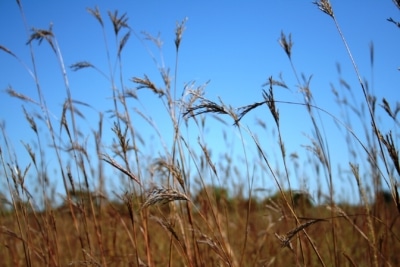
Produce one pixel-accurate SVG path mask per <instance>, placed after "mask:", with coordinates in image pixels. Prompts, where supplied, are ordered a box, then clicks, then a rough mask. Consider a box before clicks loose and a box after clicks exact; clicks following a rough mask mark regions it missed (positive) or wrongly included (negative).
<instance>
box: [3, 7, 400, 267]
mask: <svg viewBox="0 0 400 267" xmlns="http://www.w3.org/2000/svg"><path fill="white" fill-rule="evenodd" d="M17 4H18V6H19V8H20V11H21V14H22V16H23V18H24V21H25V14H24V12H23V9H22V4H21V2H20V1H17ZM315 4H316V5H317V7H318V8H319V9H320V10H321V11H323V12H324V13H326V14H327V15H329V17H330V18H332V19H333V20H334V23H335V25H336V26H337V29H338V33H339V36H340V38H342V40H343V42H344V45H345V49H346V51H347V52H348V54H349V58H350V60H351V62H352V64H353V66H354V69H355V75H356V76H357V78H358V79H359V82H360V84H359V85H360V90H361V91H362V93H363V95H364V97H365V99H364V100H363V104H366V105H367V106H368V110H367V112H364V111H363V109H362V108H357V106H356V105H353V104H349V101H347V99H346V97H345V96H344V94H343V96H342V93H341V92H340V91H338V90H336V89H335V88H333V95H334V97H335V100H336V101H337V103H338V105H340V106H341V108H342V109H343V110H344V112H345V113H346V116H344V118H343V119H342V118H338V117H336V116H334V115H333V114H331V113H329V111H327V110H324V109H323V108H321V107H320V106H319V105H318V103H317V100H316V99H314V98H313V95H312V88H311V84H310V79H306V78H304V77H303V79H300V77H298V75H297V73H298V71H297V67H296V65H295V63H294V62H293V60H292V47H293V42H292V39H291V35H290V34H289V35H285V33H283V32H282V33H281V37H280V45H281V46H282V48H283V50H284V53H285V54H286V56H287V58H288V60H289V63H290V65H291V67H292V70H293V73H294V75H295V77H296V79H297V83H298V87H299V88H300V91H301V93H302V94H303V102H299V103H293V102H288V101H279V100H277V99H275V95H274V92H275V90H276V87H283V88H288V86H287V85H286V83H285V82H284V81H283V80H275V79H274V78H273V77H269V79H268V81H267V82H266V83H265V84H264V86H265V87H267V89H265V90H263V92H262V94H261V96H260V97H262V100H260V101H258V102H255V103H251V104H248V105H245V106H243V107H240V108H234V107H231V106H229V105H227V104H225V103H224V102H223V101H222V99H219V100H218V101H212V100H209V99H207V98H206V97H205V96H204V88H205V86H206V85H207V84H205V85H196V84H194V83H192V84H190V85H188V86H186V87H185V90H184V92H183V94H182V95H181V98H178V97H177V95H178V94H177V92H176V86H177V85H176V77H177V76H178V74H179V72H178V66H179V64H178V63H179V60H178V55H179V49H180V46H181V45H182V38H183V34H184V31H185V24H186V21H187V19H184V20H183V21H182V22H180V23H177V25H176V30H175V40H174V41H175V48H176V58H175V68H174V73H173V76H174V79H173V80H171V78H170V75H169V69H168V68H164V67H162V68H160V69H159V71H160V74H161V84H158V83H156V82H154V81H153V80H152V78H151V77H150V76H147V75H144V76H143V77H142V78H139V77H133V78H130V79H129V80H130V81H131V82H133V83H134V84H135V86H136V87H135V89H126V88H127V87H126V86H125V82H124V81H125V80H126V79H125V77H123V75H122V63H121V56H122V52H123V50H124V49H125V48H126V44H127V42H128V41H129V39H130V37H131V36H135V37H139V35H138V34H136V33H135V32H134V30H133V29H132V28H131V27H130V26H129V23H128V16H127V14H123V15H119V14H118V12H117V11H115V12H108V18H109V20H110V22H111V24H112V26H113V29H114V37H115V40H116V48H117V49H116V51H117V53H116V55H115V60H116V62H117V65H118V66H119V72H118V71H117V73H118V74H119V75H120V76H119V77H117V75H118V74H115V73H116V72H115V71H114V70H113V68H112V64H111V62H114V59H112V56H111V55H110V53H109V51H110V49H109V48H108V40H107V35H106V34H105V28H104V27H105V23H107V21H106V20H104V18H103V17H102V15H101V12H100V10H99V9H98V8H95V9H90V8H89V9H88V12H89V14H90V15H92V16H93V17H94V19H96V20H97V21H98V22H99V24H100V27H101V28H102V30H103V34H104V41H105V44H106V47H107V49H106V53H107V60H108V62H107V63H108V66H109V71H108V73H107V71H103V70H100V69H98V68H97V67H96V66H95V65H93V64H92V63H90V62H87V61H81V62H78V63H75V64H72V65H71V66H70V68H71V69H72V70H74V71H80V70H83V69H92V70H94V71H97V72H98V73H99V74H100V75H102V76H104V77H106V78H107V80H108V81H109V82H110V86H111V88H112V104H113V108H112V109H111V110H109V111H108V112H109V113H111V118H112V119H113V122H114V124H113V127H112V129H111V132H112V133H113V135H114V140H113V141H112V143H111V144H108V143H107V142H106V141H105V140H104V137H103V130H104V129H103V118H104V117H103V113H99V121H98V126H97V129H96V130H93V131H92V132H90V133H89V134H85V133H82V132H81V130H80V128H79V127H78V125H79V123H80V122H82V121H83V120H84V119H85V112H82V111H81V109H83V108H88V107H90V105H89V104H87V103H83V102H80V101H78V100H74V99H73V98H72V93H71V90H70V87H69V82H68V76H67V75H66V71H65V69H66V67H65V66H64V62H63V57H62V54H61V51H60V48H59V46H58V43H57V39H56V36H55V34H54V33H53V31H52V27H51V26H50V27H49V29H46V30H43V29H36V28H33V29H32V32H31V35H30V36H29V38H28V43H27V45H28V47H29V49H30V52H31V59H32V66H33V68H32V70H30V69H28V71H29V73H31V75H32V76H33V77H34V78H35V79H34V80H35V86H36V88H37V94H38V95H37V99H38V100H34V99H35V98H34V97H29V96H26V95H23V94H21V93H19V92H17V91H15V90H14V89H13V88H12V87H11V86H10V87H9V88H8V89H7V90H6V92H7V93H8V94H9V96H10V97H14V98H17V99H19V100H21V101H22V103H23V104H24V106H23V109H22V111H23V113H24V115H25V118H26V121H27V124H28V125H29V128H30V129H31V130H32V131H33V133H34V134H35V137H36V141H35V142H32V143H30V142H28V141H26V140H23V145H24V147H25V149H26V151H27V152H28V155H29V159H30V161H29V163H28V164H27V165H26V166H23V165H21V164H20V163H19V157H20V155H16V153H15V151H14V150H13V145H12V143H11V141H10V138H9V137H8V134H7V131H6V129H5V126H4V125H3V124H2V125H0V129H1V134H2V138H3V140H4V142H3V143H2V146H1V147H0V165H1V169H2V170H1V171H2V178H3V179H4V184H5V185H7V187H6V188H5V189H3V191H2V192H0V193H1V195H0V245H1V249H0V259H1V262H2V266H193V267H194V266H196V267H197V266H399V265H400V256H399V253H398V251H400V225H399V223H400V222H399V214H400V200H399V193H398V182H397V180H398V179H396V177H398V175H400V163H399V158H398V154H399V152H398V149H397V147H396V145H397V144H396V137H395V136H394V134H393V133H392V132H387V133H382V132H381V130H380V128H379V123H378V122H379V121H378V120H377V119H376V108H377V107H379V106H378V105H376V101H377V100H376V98H375V97H374V96H372V95H370V94H369V91H368V87H367V86H366V85H365V84H364V82H362V80H361V79H360V74H359V73H358V68H357V65H356V64H355V61H354V59H353V57H352V54H351V51H350V49H349V48H348V46H347V43H346V39H345V37H344V35H343V34H342V32H341V29H340V27H339V24H338V22H337V20H336V18H335V15H334V11H333V8H332V6H331V4H330V2H329V1H317V2H315ZM396 5H397V7H399V4H398V2H396ZM389 21H391V22H395V21H394V20H393V19H389ZM25 23H26V22H25ZM26 28H29V27H28V26H27V25H26ZM144 40H146V41H150V42H154V43H155V44H156V47H157V48H158V49H161V43H162V42H161V41H160V40H159V38H158V37H157V38H155V37H152V36H151V35H149V34H147V33H145V34H144ZM140 41H141V42H143V39H140ZM42 42H46V43H48V44H49V45H50V48H51V53H54V54H55V55H56V59H57V61H58V63H59V66H60V71H61V73H62V74H63V77H64V87H65V92H66V96H67V97H66V100H65V102H64V105H63V107H62V110H61V112H60V113H61V120H60V121H59V122H58V123H59V124H56V123H54V121H53V120H52V119H51V114H50V112H49V110H48V108H47V105H46V101H45V96H44V95H43V93H42V88H41V85H40V83H39V82H38V81H39V79H38V74H37V70H36V64H35V53H34V51H35V50H34V45H36V44H39V45H40V44H41V43H42ZM143 44H145V43H144V42H143ZM145 47H146V48H147V46H146V45H145ZM0 50H1V51H2V52H5V53H6V54H8V55H10V56H11V57H13V58H14V59H16V60H17V61H19V62H21V63H22V65H23V67H24V68H27V67H26V66H27V65H26V64H24V63H23V62H22V60H21V59H19V58H18V56H17V55H16V54H14V53H13V52H12V50H10V49H8V48H6V47H4V46H2V45H0ZM370 56H371V64H372V65H373V61H374V48H373V45H371V53H370ZM153 60H155V59H154V58H153ZM338 69H339V70H340V68H339V67H338ZM339 74H340V71H339ZM339 84H340V85H341V86H344V87H346V89H347V90H350V85H349V84H348V83H347V82H346V81H344V80H343V79H341V78H340V79H339ZM139 90H148V91H149V92H151V93H153V94H154V95H155V96H156V99H157V100H158V101H160V103H161V105H163V107H164V108H165V111H166V113H167V115H168V116H169V118H170V122H171V127H170V131H171V132H172V140H164V134H163V132H162V131H160V130H159V129H158V128H157V126H156V124H155V122H154V121H153V120H152V118H151V116H150V115H147V114H145V113H144V112H142V111H141V110H134V111H133V112H132V111H131V110H130V108H129V105H128V101H138V102H140V91H139ZM285 105H296V106H298V108H305V110H306V111H307V114H308V117H309V119H310V122H311V125H312V129H311V131H312V135H310V136H309V141H310V144H308V145H306V146H305V147H306V149H307V151H309V152H310V158H311V160H309V161H308V164H309V165H311V168H315V170H316V172H317V173H319V174H321V173H323V174H321V176H324V178H325V179H326V182H327V185H328V192H322V190H321V189H318V190H320V191H319V192H318V195H317V197H316V199H314V198H313V197H311V196H310V194H309V193H308V192H307V190H303V189H302V190H295V188H292V182H293V180H294V179H295V178H296V177H294V175H293V174H291V173H290V171H289V167H288V166H289V164H295V165H296V164H297V160H298V155H297V153H292V154H290V155H288V153H287V151H288V150H287V147H286V143H285V139H284V137H283V136H284V134H283V133H282V132H281V131H282V128H281V126H282V124H283V123H285V122H284V118H282V116H281V114H280V113H279V109H278V106H279V107H280V108H284V107H285ZM26 106H28V107H32V108H34V109H37V112H33V113H31V112H28V111H27V109H26ZM264 106H266V107H267V108H268V110H269V112H270V114H271V116H272V118H273V120H274V122H275V124H274V126H273V127H274V130H273V131H274V132H275V130H276V133H277V135H273V134H272V135H270V136H271V138H276V139H277V140H276V141H277V143H278V150H279V156H278V157H280V159H281V160H282V163H283V170H276V169H275V168H274V167H273V166H272V163H271V162H270V160H269V159H268V156H267V152H268V151H267V149H266V148H265V147H263V145H262V143H261V142H260V140H259V137H258V135H257V132H256V131H255V129H250V128H248V127H245V126H243V125H242V120H243V118H244V117H246V116H248V114H250V113H251V112H252V111H254V110H255V109H257V108H260V107H264ZM399 106H400V105H399V104H398V103H397V104H396V108H395V109H393V108H392V107H391V106H390V104H389V102H388V101H387V100H386V99H382V104H380V107H381V108H382V109H383V110H384V111H385V112H386V113H387V115H388V118H389V119H390V120H392V121H393V122H394V125H395V127H397V126H398V125H399V121H398V120H397V114H398V111H399V110H400V108H399ZM350 114H351V115H352V116H356V118H358V119H359V120H360V122H361V123H362V124H363V126H364V129H365V133H360V132H357V133H356V132H354V131H353V130H352V129H351V127H350V126H349V125H350V124H349V122H348V121H347V119H346V118H348V117H349V116H347V115H350ZM210 115H211V116H212V117H214V118H216V119H217V121H219V122H221V125H223V126H224V127H225V129H226V131H228V130H229V131H231V130H232V131H236V133H238V135H239V136H240V138H241V141H242V145H243V161H242V162H238V163H237V162H234V160H233V159H232V155H231V154H230V151H228V150H227V151H226V154H224V157H223V158H222V159H221V160H220V161H219V162H215V158H213V157H212V148H210V147H209V145H208V143H207V136H206V135H204V130H205V129H206V124H207V119H208V117H210ZM134 116H139V117H140V118H141V119H143V120H144V121H145V122H146V123H148V124H149V125H150V126H151V127H153V128H154V131H155V132H156V133H157V136H158V137H159V138H160V142H161V143H162V149H163V151H162V152H160V153H161V155H157V157H156V156H155V155H147V154H146V153H148V152H147V150H146V149H145V146H144V143H145V140H144V139H143V138H142V137H141V135H140V132H137V131H136V129H137V128H136V127H135V123H134V122H133V121H134V120H133V119H132V118H133V117H134ZM322 116H324V118H325V117H327V118H329V119H331V120H332V121H334V122H335V123H337V125H338V126H339V127H341V128H342V130H344V132H345V135H346V140H348V147H347V149H348V152H349V154H350V155H353V157H352V162H350V164H349V168H348V170H350V171H351V174H352V176H351V179H354V181H355V183H356V186H357V190H356V191H357V192H358V194H359V196H360V203H352V204H349V203H345V202H340V201H338V200H337V199H335V197H334V196H335V194H334V191H335V186H336V184H335V179H334V174H333V171H332V166H331V165H332V163H331V161H330V156H329V155H330V153H329V146H328V144H329V142H330V140H327V138H326V135H325V134H324V123H323V120H322V119H321V117H322ZM265 120H266V119H259V120H258V124H259V126H261V128H262V129H264V130H266V129H267V126H266V124H265ZM227 121H231V122H232V123H231V124H233V126H232V127H231V126H229V124H228V123H227ZM369 121H371V123H368V122H369ZM189 124H190V125H191V126H194V127H195V128H197V129H198V132H199V138H198V140H197V142H193V140H190V138H189V137H188V135H186V134H185V133H186V132H187V130H188V128H189ZM42 126H44V127H45V129H46V131H47V133H48V136H49V140H50V141H48V139H45V138H44V137H43V136H42V133H41V132H40V131H39V130H38V129H39V128H40V127H42ZM232 128H233V129H232ZM55 129H59V130H55ZM395 130H396V129H394V130H393V132H395ZM163 131H164V130H163ZM245 135H248V136H249V137H250V138H249V139H248V140H250V141H252V142H253V143H254V147H255V148H256V153H257V155H256V156H255V157H254V163H252V160H253V157H252V155H250V151H248V150H247V149H246V146H245V143H246V142H247V141H245V137H244V136H245ZM362 135H365V136H366V138H365V140H367V141H366V143H363V142H362V141H361V140H364V138H360V137H361V136H362ZM88 136H89V137H88ZM89 138H91V139H92V140H93V142H94V144H95V151H91V150H90V149H88V146H87V139H89ZM224 138H225V139H224V141H225V142H227V143H228V140H227V137H226V134H225V132H224ZM45 140H46V141H45ZM60 140H61V141H60ZM246 140H247V139H246ZM48 143H49V144H48ZM48 146H50V147H51V151H52V152H54V155H55V159H56V161H57V164H58V169H59V171H60V178H61V179H62V183H63V187H64V190H65V194H64V195H63V196H62V198H63V203H62V204H61V205H54V202H55V199H56V196H55V195H54V192H53V191H52V188H53V187H52V184H51V180H50V179H49V177H50V175H49V174H48V173H47V172H48V171H47V169H46V164H45V162H46V161H45V154H46V151H48V150H46V149H45V148H46V147H48ZM226 147H229V145H228V144H227V145H226ZM356 150H357V153H362V154H363V155H364V157H365V158H367V159H368V162H367V168H368V169H369V173H368V177H367V178H366V177H364V176H363V175H362V174H360V167H359V162H360V161H359V160H358V158H357V156H356V155H357V153H356V152H355V151H356ZM360 151H361V152H360ZM93 155H94V157H95V159H96V160H93V158H92V157H93ZM65 158H68V160H65ZM363 167H365V166H363ZM106 168H112V169H113V170H115V171H116V172H115V173H116V176H118V175H119V176H118V178H120V179H121V181H122V190H120V191H118V192H117V191H111V192H110V190H108V188H107V179H110V177H105V176H106V174H105V173H106V172H105V171H104V170H105V169H106ZM256 168H260V169H261V171H262V172H261V173H264V174H265V173H267V174H268V175H269V176H270V177H271V178H272V181H273V182H274V184H275V186H276V189H277V192H276V193H273V194H269V195H264V198H260V197H257V196H256V190H255V188H253V185H254V179H255V178H254V175H253V174H252V171H251V170H252V169H254V170H255V169H256ZM243 170H245V171H243ZM28 176H30V177H34V179H36V187H35V190H32V189H31V188H30V187H29V186H27V185H26V178H27V177H28ZM209 177H212V179H213V180H215V181H217V182H215V183H214V184H212V185H210V184H208V183H207V182H206V181H207V180H208V178H209ZM232 177H238V178H239V179H240V180H239V181H240V182H239V183H236V184H235V182H234V181H233V180H234V179H233V178H232ZM264 178H265V177H260V179H264ZM367 179H369V180H367ZM93 180H95V181H96V182H95V183H93ZM246 181H247V182H246ZM370 181H371V183H369V182H370ZM349 184H352V183H351V182H349ZM367 184H371V185H372V187H370V186H368V185H367ZM221 185H222V186H221ZM230 188H234V189H236V190H230ZM243 188H246V189H243ZM384 188H388V190H384ZM244 190H247V191H244ZM371 196H372V197H371Z"/></svg>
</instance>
